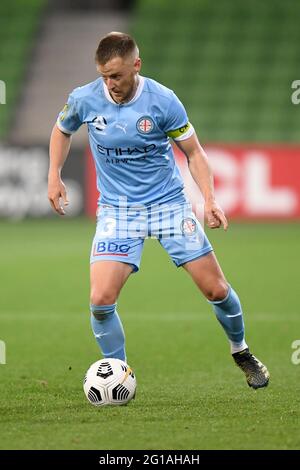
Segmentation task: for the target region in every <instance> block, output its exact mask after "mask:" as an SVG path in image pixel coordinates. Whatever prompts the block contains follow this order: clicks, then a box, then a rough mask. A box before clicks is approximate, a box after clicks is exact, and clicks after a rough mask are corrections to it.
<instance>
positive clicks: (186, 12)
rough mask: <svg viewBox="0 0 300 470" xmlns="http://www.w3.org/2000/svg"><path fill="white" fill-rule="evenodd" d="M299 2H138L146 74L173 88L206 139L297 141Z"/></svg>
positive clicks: (137, 28) (136, 30)
mask: <svg viewBox="0 0 300 470" xmlns="http://www.w3.org/2000/svg"><path fill="white" fill-rule="evenodd" d="M299 17H300V3H299V2H295V1H293V0H286V1H284V2H282V1H281V0H266V1H264V2H262V1H261V0H251V1H250V0H247V1H243V2H237V1H236V0H220V1H218V2H211V1H209V0H197V1H194V0H185V1H182V0H173V1H172V2H168V1H166V0H165V1H161V0H139V1H138V2H137V6H136V11H135V18H134V21H133V25H132V33H133V35H134V36H135V37H136V39H137V41H138V43H139V45H140V49H141V56H142V58H143V59H144V65H143V73H144V74H145V75H147V76H150V77H153V78H155V79H157V80H158V81H161V82H162V83H164V84H165V85H166V86H168V87H170V88H173V89H174V91H175V92H176V93H177V94H178V96H179V97H180V98H181V100H182V101H183V102H184V104H185V106H186V108H187V109H188V113H189V117H190V119H191V121H192V122H193V124H194V125H195V126H196V127H197V129H198V133H199V136H200V137H201V139H202V140H205V141H210V142H213V141H215V142H216V141H224V142H226V141H227V142H229V141H232V142H236V141H241V142H251V141H257V142H262V141H264V142H275V141H277V142H278V141H291V142H293V141H294V142H295V141H299V137H300V133H299V130H298V126H297V125H296V123H297V116H298V119H299V113H300V105H299V106H298V107H297V106H295V105H293V104H292V102H291V93H292V91H293V90H292V89H291V83H292V82H293V80H296V79H300V75H299V69H298V64H299V58H300V54H299V52H300V46H299V44H300V28H299Z"/></svg>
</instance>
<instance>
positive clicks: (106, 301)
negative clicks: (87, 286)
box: [90, 292, 117, 305]
mask: <svg viewBox="0 0 300 470" xmlns="http://www.w3.org/2000/svg"><path fill="white" fill-rule="evenodd" d="M116 300H117V299H116V295H115V294H114V293H113V292H95V293H94V292H92V293H91V298H90V303H91V304H92V305H112V304H114V303H116Z"/></svg>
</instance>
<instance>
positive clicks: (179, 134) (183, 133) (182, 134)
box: [167, 122, 194, 140]
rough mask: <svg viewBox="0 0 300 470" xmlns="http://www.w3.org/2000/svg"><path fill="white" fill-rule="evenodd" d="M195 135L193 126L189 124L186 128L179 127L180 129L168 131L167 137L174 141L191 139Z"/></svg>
mask: <svg viewBox="0 0 300 470" xmlns="http://www.w3.org/2000/svg"><path fill="white" fill-rule="evenodd" d="M193 133H194V128H193V126H192V124H191V123H190V122H188V123H187V124H186V125H185V126H182V127H179V129H175V130H174V131H168V132H167V136H168V137H171V139H174V140H184V139H187V138H188V137H190V136H191V135H192V134H193Z"/></svg>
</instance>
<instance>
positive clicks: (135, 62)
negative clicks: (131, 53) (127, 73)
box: [134, 57, 142, 72]
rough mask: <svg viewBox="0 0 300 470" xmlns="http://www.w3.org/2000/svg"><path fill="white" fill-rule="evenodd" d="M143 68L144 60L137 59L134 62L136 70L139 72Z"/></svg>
mask: <svg viewBox="0 0 300 470" xmlns="http://www.w3.org/2000/svg"><path fill="white" fill-rule="evenodd" d="M141 67H142V59H141V58H140V57H137V58H136V59H135V61H134V68H135V70H136V71H137V72H139V71H140V70H141Z"/></svg>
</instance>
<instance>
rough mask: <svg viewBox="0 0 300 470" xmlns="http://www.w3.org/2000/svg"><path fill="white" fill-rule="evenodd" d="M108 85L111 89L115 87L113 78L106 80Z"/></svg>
mask: <svg viewBox="0 0 300 470" xmlns="http://www.w3.org/2000/svg"><path fill="white" fill-rule="evenodd" d="M106 86H107V88H108V89H109V90H111V89H112V88H113V87H114V83H113V80H111V79H110V78H108V79H107V80H106Z"/></svg>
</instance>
